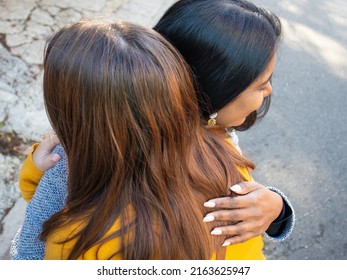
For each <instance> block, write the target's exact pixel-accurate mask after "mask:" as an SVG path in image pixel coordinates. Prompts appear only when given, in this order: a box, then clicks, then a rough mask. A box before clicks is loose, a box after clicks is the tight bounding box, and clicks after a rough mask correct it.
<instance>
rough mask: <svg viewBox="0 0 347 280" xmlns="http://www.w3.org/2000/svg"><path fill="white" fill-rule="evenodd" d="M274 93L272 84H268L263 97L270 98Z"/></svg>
mask: <svg viewBox="0 0 347 280" xmlns="http://www.w3.org/2000/svg"><path fill="white" fill-rule="evenodd" d="M271 93H272V84H271V82H269V83H268V85H267V86H266V89H265V90H264V93H263V97H264V98H265V97H266V96H269V95H270V94H271Z"/></svg>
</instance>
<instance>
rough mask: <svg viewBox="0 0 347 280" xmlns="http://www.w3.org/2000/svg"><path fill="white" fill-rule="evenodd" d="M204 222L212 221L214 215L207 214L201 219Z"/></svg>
mask: <svg viewBox="0 0 347 280" xmlns="http://www.w3.org/2000/svg"><path fill="white" fill-rule="evenodd" d="M203 221H204V222H212V221H214V216H212V215H207V216H206V217H205V218H204V219H203Z"/></svg>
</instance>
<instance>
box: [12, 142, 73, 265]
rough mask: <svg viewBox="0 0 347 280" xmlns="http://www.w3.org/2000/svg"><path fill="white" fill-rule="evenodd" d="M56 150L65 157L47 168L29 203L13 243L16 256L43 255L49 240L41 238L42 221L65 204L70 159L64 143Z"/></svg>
mask: <svg viewBox="0 0 347 280" xmlns="http://www.w3.org/2000/svg"><path fill="white" fill-rule="evenodd" d="M53 153H56V154H58V155H59V156H60V157H61V159H60V160H59V161H58V163H56V165H55V166H54V167H53V168H50V169H48V170H47V171H46V172H45V174H44V175H43V177H42V178H41V180H40V182H39V185H38V186H37V188H36V191H35V194H34V195H33V197H32V199H31V200H30V202H29V204H28V206H27V209H26V212H25V218H24V222H23V225H22V227H21V229H20V230H19V231H18V232H17V234H16V236H15V237H14V239H13V241H12V244H11V251H10V255H11V258H12V259H17V260H33V259H43V257H44V254H45V244H44V242H42V241H40V240H39V235H40V233H41V231H42V225H43V223H44V222H45V221H46V220H47V219H48V218H50V217H51V216H52V215H53V214H55V213H57V212H58V211H60V210H61V209H62V208H63V207H64V205H65V199H66V193H67V174H68V170H67V160H66V156H65V154H64V151H63V149H62V147H61V146H60V145H58V146H57V147H56V148H55V149H54V150H53Z"/></svg>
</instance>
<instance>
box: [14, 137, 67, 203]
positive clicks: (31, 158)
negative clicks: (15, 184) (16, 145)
mask: <svg viewBox="0 0 347 280" xmlns="http://www.w3.org/2000/svg"><path fill="white" fill-rule="evenodd" d="M58 143H59V139H58V137H57V136H56V135H55V134H54V133H52V132H46V133H45V136H44V139H43V140H42V142H41V143H36V144H34V145H33V146H32V148H31V151H30V153H29V155H28V156H27V158H26V159H25V161H24V163H23V165H22V168H21V170H20V171H19V189H20V191H21V194H22V197H23V199H24V200H25V201H26V202H29V201H30V200H31V199H32V197H33V196H34V194H35V191H36V187H37V185H38V184H39V181H40V179H41V177H42V176H43V174H44V172H45V171H46V170H47V169H49V168H51V167H53V166H54V165H55V164H56V163H57V162H58V161H59V160H60V155H59V154H57V153H52V151H53V149H54V148H55V146H56V145H57V144H58Z"/></svg>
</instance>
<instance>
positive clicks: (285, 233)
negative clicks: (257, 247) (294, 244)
mask: <svg viewBox="0 0 347 280" xmlns="http://www.w3.org/2000/svg"><path fill="white" fill-rule="evenodd" d="M267 188H268V189H269V190H271V191H273V192H275V193H277V194H279V195H280V196H281V197H282V199H283V201H284V203H286V206H288V207H289V211H291V212H292V214H291V215H290V216H289V217H288V218H287V219H285V220H284V221H282V222H283V223H284V225H283V230H282V231H281V233H280V234H279V235H276V236H270V235H268V234H267V233H266V232H265V234H264V235H265V236H266V237H267V238H268V239H269V240H271V241H274V242H282V241H284V240H285V239H287V238H288V237H289V236H290V234H291V233H292V231H293V228H294V225H295V212H294V208H293V206H292V204H291V203H290V201H289V199H288V198H287V196H286V195H285V194H284V193H282V192H281V191H280V190H279V189H277V188H275V187H272V186H269V187H267Z"/></svg>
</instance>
